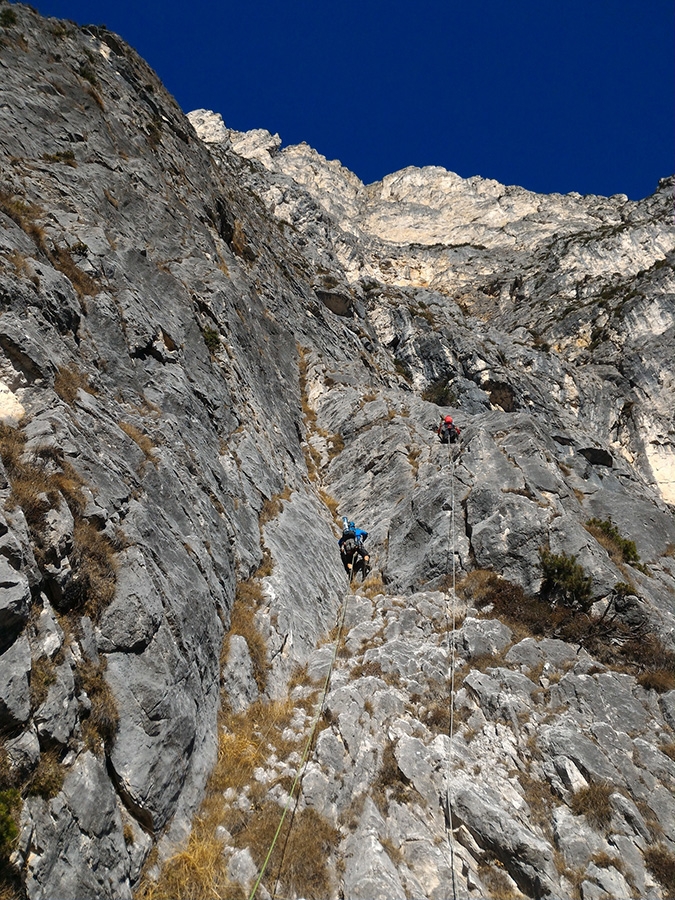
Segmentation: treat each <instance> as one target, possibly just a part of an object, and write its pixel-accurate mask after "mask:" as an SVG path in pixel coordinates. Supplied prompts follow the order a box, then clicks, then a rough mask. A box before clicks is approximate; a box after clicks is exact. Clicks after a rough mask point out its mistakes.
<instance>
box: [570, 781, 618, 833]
mask: <svg viewBox="0 0 675 900" xmlns="http://www.w3.org/2000/svg"><path fill="white" fill-rule="evenodd" d="M612 792H613V788H612V787H611V786H610V785H609V784H605V783H604V782H601V783H595V784H589V785H588V787H585V788H581V789H580V790H579V791H577V792H576V794H573V795H572V799H571V801H570V807H571V809H572V812H573V813H574V814H575V816H582V815H583V816H585V817H586V820H587V821H588V823H589V824H590V825H592V826H594V827H595V828H605V827H606V826H607V825H609V823H610V821H611V818H612V805H611V803H610V802H609V798H610V795H611V794H612Z"/></svg>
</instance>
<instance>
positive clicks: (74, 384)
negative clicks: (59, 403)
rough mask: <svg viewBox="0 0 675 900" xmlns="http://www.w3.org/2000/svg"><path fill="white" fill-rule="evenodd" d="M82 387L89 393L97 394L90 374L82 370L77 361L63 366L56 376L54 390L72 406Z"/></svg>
mask: <svg viewBox="0 0 675 900" xmlns="http://www.w3.org/2000/svg"><path fill="white" fill-rule="evenodd" d="M80 389H81V390H83V391H86V392H87V393H88V394H94V396H95V395H96V391H95V389H94V388H93V387H92V386H91V384H90V382H89V376H88V375H87V374H86V373H85V372H82V371H81V370H80V369H79V368H78V367H77V366H76V365H75V363H72V364H71V365H69V366H61V367H60V368H59V369H58V370H57V372H56V375H55V376H54V390H55V391H56V393H57V394H58V395H59V397H60V398H61V399H62V400H64V401H65V402H66V403H68V404H69V405H70V406H72V405H73V403H74V402H75V398H76V397H77V392H78V390H80Z"/></svg>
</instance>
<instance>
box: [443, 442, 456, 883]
mask: <svg viewBox="0 0 675 900" xmlns="http://www.w3.org/2000/svg"><path fill="white" fill-rule="evenodd" d="M448 461H449V463H450V524H449V534H448V548H449V550H450V552H451V553H452V582H451V584H452V587H451V591H450V610H451V617H450V623H448V605H447V602H446V605H445V617H446V632H447V636H448V641H449V645H450V646H449V648H448V649H449V655H450V728H449V732H448V736H449V738H450V748H449V751H448V768H447V772H446V778H445V792H446V804H447V810H448V822H447V833H448V844H449V846H450V870H451V872H452V897H453V900H457V883H456V878H455V835H454V831H453V828H452V797H451V795H450V772H451V771H452V766H453V750H454V735H455V631H456V626H457V617H456V608H455V599H456V594H455V588H456V564H455V458H454V456H453V454H452V444H450V443H448ZM446 588H447V585H446ZM446 596H447V589H446Z"/></svg>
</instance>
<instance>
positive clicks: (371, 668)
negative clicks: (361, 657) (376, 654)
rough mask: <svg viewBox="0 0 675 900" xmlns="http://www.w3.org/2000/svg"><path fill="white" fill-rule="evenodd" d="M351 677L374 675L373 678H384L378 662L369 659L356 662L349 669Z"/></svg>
mask: <svg viewBox="0 0 675 900" xmlns="http://www.w3.org/2000/svg"><path fill="white" fill-rule="evenodd" d="M350 674H351V677H352V678H364V677H367V676H374V677H375V678H384V673H383V671H382V666H381V665H380V663H379V662H377V661H376V660H374V659H371V660H370V661H369V662H362V663H357V664H356V665H355V666H354V667H353V668H352V670H351V673H350Z"/></svg>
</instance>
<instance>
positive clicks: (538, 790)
mask: <svg viewBox="0 0 675 900" xmlns="http://www.w3.org/2000/svg"><path fill="white" fill-rule="evenodd" d="M518 781H519V782H520V786H521V787H522V789H523V795H524V797H525V800H526V801H527V805H528V806H529V808H530V815H531V816H532V820H533V821H534V822H535V823H536V824H537V825H538V826H539V828H541V830H542V831H543V832H544V834H545V835H546V836H547V837H548V838H549V839H551V840H552V838H553V836H552V833H551V811H552V808H553V807H554V806H555V805H556V798H555V797H554V795H553V793H552V791H551V785H550V784H549V782H548V781H547V780H543V781H542V780H541V779H539V778H534V777H533V776H532V775H530V774H529V772H518Z"/></svg>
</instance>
